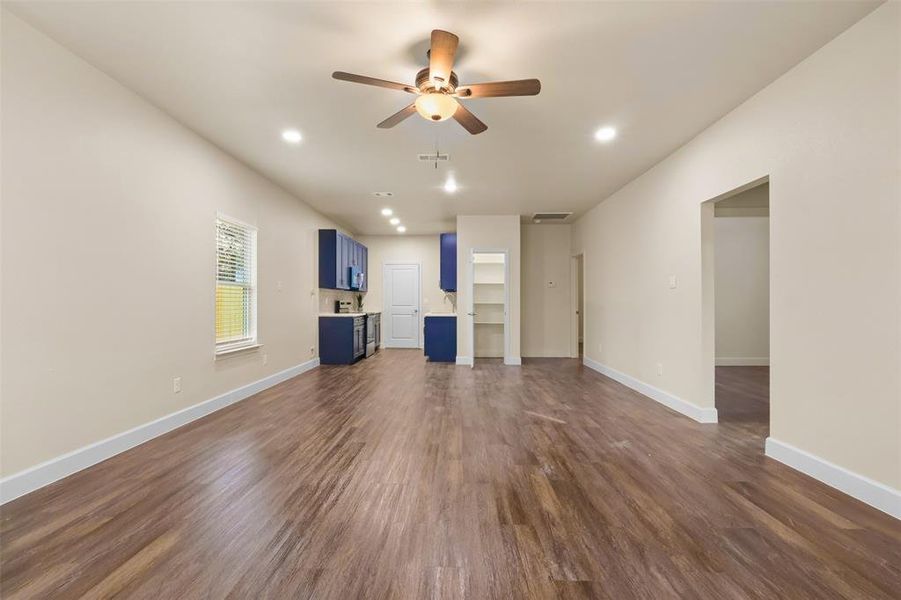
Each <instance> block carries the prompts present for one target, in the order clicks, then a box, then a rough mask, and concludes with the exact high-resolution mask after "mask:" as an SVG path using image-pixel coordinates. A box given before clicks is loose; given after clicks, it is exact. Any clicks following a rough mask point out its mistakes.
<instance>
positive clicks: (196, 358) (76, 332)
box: [0, 11, 334, 475]
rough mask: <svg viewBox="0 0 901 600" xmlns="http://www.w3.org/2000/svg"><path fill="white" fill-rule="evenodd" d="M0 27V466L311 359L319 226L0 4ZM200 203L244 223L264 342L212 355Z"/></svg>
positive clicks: (21, 463) (210, 293)
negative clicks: (251, 237)
mask: <svg viewBox="0 0 901 600" xmlns="http://www.w3.org/2000/svg"><path fill="white" fill-rule="evenodd" d="M2 27H3V29H2V32H3V35H2V78H3V80H2V106H3V111H2V130H3V136H2V162H3V172H2V200H3V204H2V212H3V220H2V285H3V296H2V314H3V329H2V348H3V353H2V372H3V378H2V387H0V395H2V400H0V402H2V403H0V411H2V430H0V434H2V447H0V454H2V474H3V475H9V474H12V473H15V472H18V471H20V470H22V469H25V468H27V467H30V466H33V465H35V464H37V463H40V462H42V461H45V460H48V459H51V458H54V457H56V456H58V455H60V454H63V453H65V452H69V451H72V450H75V449H77V448H79V447H82V446H84V445H86V444H90V443H93V442H97V441H99V440H101V439H104V438H107V437H109V436H112V435H114V434H117V433H120V432H122V431H125V430H127V429H129V428H132V427H135V426H137V425H141V424H144V423H147V422H148V421H151V420H153V419H156V418H159V417H161V416H163V415H166V414H169V413H172V412H174V411H177V410H179V409H182V408H185V407H187V406H190V405H193V404H196V403H198V402H201V401H204V400H207V399H210V398H212V397H214V396H217V395H219V394H222V393H223V392H226V391H229V390H233V389H235V388H237V387H239V386H241V385H244V384H247V383H250V382H252V381H256V380H258V379H260V378H263V377H265V376H267V375H270V374H272V373H275V372H278V371H281V370H283V369H286V368H289V367H292V366H295V365H298V364H301V363H304V362H306V361H309V360H310V359H312V358H314V357H315V356H316V355H317V351H316V346H317V333H316V332H317V329H316V326H317V321H316V314H317V312H318V309H319V307H318V292H317V289H316V287H317V284H316V269H315V265H316V230H317V229H318V228H319V227H334V224H332V223H329V222H328V221H327V220H326V219H325V218H323V217H322V216H321V215H319V214H318V213H316V212H314V211H313V210H311V209H310V208H308V207H307V206H306V205H305V204H304V203H302V202H300V201H299V200H297V198H295V197H292V196H291V195H289V194H287V193H286V192H284V191H282V190H281V189H280V188H278V187H276V186H275V185H273V184H272V183H270V182H269V181H267V180H266V179H264V178H262V177H260V176H259V175H257V174H256V173H255V172H253V171H251V170H250V169H248V168H247V167H245V166H244V165H242V164H241V163H239V162H238V161H236V160H234V159H232V158H230V157H229V156H228V155H226V154H224V153H223V152H221V151H219V150H218V149H216V148H215V147H213V146H212V145H210V144H209V143H207V142H205V141H204V140H202V139H201V138H199V137H198V136H197V135H195V134H194V133H192V132H191V131H189V130H187V129H186V128H184V127H183V126H181V125H180V124H178V123H176V122H175V121H174V120H172V119H171V118H169V117H168V116H166V115H165V114H164V113H162V112H160V111H159V110H157V109H156V108H154V107H152V106H150V105H149V104H147V103H146V102H145V101H143V100H142V99H141V98H139V97H138V96H137V95H135V94H134V93H132V92H130V91H128V90H127V89H125V88H124V87H122V86H121V85H119V84H118V83H116V82H115V81H113V80H112V79H110V78H109V77H107V76H105V75H104V74H102V73H101V72H99V71H98V70H97V69H95V68H94V67H92V66H90V65H88V64H87V63H85V62H83V61H82V60H80V59H78V58H76V57H75V56H74V55H72V54H71V53H69V52H68V51H67V50H65V49H63V48H62V47H61V46H59V45H58V44H57V43H55V42H53V41H51V40H50V39H49V38H47V37H45V36H44V35H43V34H40V33H38V32H36V31H35V30H33V29H32V28H31V27H29V26H28V25H26V24H24V23H23V22H22V21H20V20H19V19H18V18H16V17H14V16H12V15H11V14H9V13H8V12H6V11H3V24H2ZM273 135H274V136H277V132H274V133H273ZM217 211H222V212H224V213H226V214H228V215H230V216H233V217H237V218H239V219H242V220H244V221H247V222H250V223H252V224H254V225H256V226H257V227H259V306H260V312H259V332H260V341H261V342H262V343H263V344H264V347H263V348H262V349H261V350H259V351H253V352H248V353H244V354H240V355H236V356H233V357H231V358H228V359H223V360H214V359H213V351H214V343H215V334H214V285H213V282H214V278H215V270H214V266H215V258H216V256H215V219H216V213H217ZM279 282H281V290H279V289H278V288H279ZM264 357H266V358H268V362H267V363H266V364H264V363H263V361H264ZM175 376H180V377H181V378H182V392H181V393H179V394H174V393H173V384H172V378H173V377H175Z"/></svg>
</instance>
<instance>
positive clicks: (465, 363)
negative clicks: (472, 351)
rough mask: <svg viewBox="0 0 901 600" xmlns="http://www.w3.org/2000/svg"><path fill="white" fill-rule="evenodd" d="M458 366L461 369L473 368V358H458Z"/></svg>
mask: <svg viewBox="0 0 901 600" xmlns="http://www.w3.org/2000/svg"><path fill="white" fill-rule="evenodd" d="M457 364H458V365H459V366H461V367H471V366H472V357H471V356H458V357H457Z"/></svg>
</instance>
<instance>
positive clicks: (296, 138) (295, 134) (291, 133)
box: [282, 129, 303, 144]
mask: <svg viewBox="0 0 901 600" xmlns="http://www.w3.org/2000/svg"><path fill="white" fill-rule="evenodd" d="M282 139H283V140H285V141H286V142H288V143H289V144H299V143H300V141H301V140H302V139H303V136H302V135H300V132H299V131H297V130H296V129H285V130H284V131H283V132H282Z"/></svg>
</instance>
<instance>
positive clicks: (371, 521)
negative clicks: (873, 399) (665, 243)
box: [0, 350, 901, 600]
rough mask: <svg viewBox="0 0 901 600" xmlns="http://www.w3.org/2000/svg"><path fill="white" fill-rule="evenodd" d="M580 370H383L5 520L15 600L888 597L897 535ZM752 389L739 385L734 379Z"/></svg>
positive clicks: (102, 475)
mask: <svg viewBox="0 0 901 600" xmlns="http://www.w3.org/2000/svg"><path fill="white" fill-rule="evenodd" d="M761 374H764V375H765V371H761V370H758V371H756V372H753V371H751V372H727V373H726V375H728V376H725V377H722V378H720V381H719V383H718V395H719V399H718V401H719V402H720V403H721V406H722V408H721V411H722V412H721V414H723V415H724V416H727V417H729V416H732V417H735V418H727V419H725V420H724V421H725V422H724V423H722V424H720V425H701V424H698V423H695V422H693V421H691V420H689V419H688V418H685V417H683V416H681V415H678V414H676V413H673V412H671V411H669V410H668V409H666V408H664V407H663V406H661V405H659V404H657V403H655V402H654V401H652V400H649V399H647V398H644V397H643V396H640V395H639V394H637V393H635V392H633V391H631V390H629V389H627V388H625V387H623V386H621V385H619V384H617V383H615V382H614V381H612V380H610V379H607V378H605V377H602V376H600V375H598V374H597V373H595V372H593V371H590V370H588V369H586V368H583V367H582V366H581V365H580V364H579V362H578V361H577V360H572V359H542V360H528V361H526V362H525V364H524V365H523V366H522V368H516V367H504V366H502V365H500V364H497V363H491V364H484V365H479V366H477V367H476V368H475V369H472V370H471V369H468V368H463V367H455V366H453V365H444V364H427V363H425V362H424V360H423V358H422V355H421V354H420V353H419V352H418V351H403V350H394V351H382V352H381V353H379V354H378V355H376V356H375V357H373V358H370V359H367V360H365V361H363V362H361V363H359V364H357V365H355V366H353V367H322V368H320V369H316V370H314V371H311V372H309V373H307V374H304V375H302V376H300V377H298V378H295V379H293V380H291V381H288V382H285V383H283V384H281V385H279V386H277V387H274V388H272V389H270V390H267V391H265V392H263V393H261V394H258V395H257V396H254V397H253V398H250V399H247V400H245V401H244V402H241V403H238V404H236V405H234V406H232V407H229V408H228V409H225V410H223V411H220V412H218V413H215V414H213V415H211V416H209V417H207V418H205V419H203V420H200V421H197V422H195V423H193V424H191V425H189V426H186V427H184V428H182V429H179V430H177V431H174V432H172V433H170V434H168V435H166V436H164V437H161V438H158V439H156V440H153V441H151V442H149V443H147V444H145V445H143V446H141V447H138V448H135V449H133V450H131V451H129V452H126V453H124V454H121V455H119V456H117V457H114V458H112V459H110V460H108V461H106V462H104V463H102V464H100V465H97V466H95V467H93V468H91V469H88V470H86V471H83V472H81V473H78V474H76V475H73V476H72V477H69V478H68V479H66V480H63V481H61V482H58V483H56V484H54V485H51V486H48V487H46V488H44V489H42V490H39V491H37V492H35V493H33V494H31V495H29V496H26V497H23V498H20V499H18V500H16V501H13V502H11V503H9V504H7V505H6V506H4V507H3V508H2V511H0V514H2V527H0V534H2V557H0V558H2V568H0V576H2V588H0V589H2V596H3V598H6V599H12V598H29V599H31V598H73V597H81V596H86V597H96V598H106V597H113V596H117V597H135V598H154V599H156V600H159V599H168V598H254V599H256V598H340V599H355V598H432V597H435V598H443V597H447V598H455V597H468V598H475V599H483V598H556V597H561V598H615V599H625V598H655V599H656V598H717V599H719V598H768V599H769V598H792V599H799V598H854V599H858V598H898V597H899V590H901V527H899V523H898V522H897V521H895V520H893V519H892V518H891V517H888V516H887V515H884V514H882V513H880V512H878V511H876V510H874V509H871V508H869V507H867V506H866V505H864V504H862V503H860V502H857V501H856V500H853V499H851V498H849V497H847V496H844V495H843V494H841V493H839V492H837V491H835V490H833V489H831V488H829V487H827V486H825V485H822V484H820V483H818V482H816V481H814V480H812V479H810V478H807V477H806V476H804V475H801V474H799V473H797V472H795V471H793V470H791V469H789V468H788V467H785V466H783V465H781V464H779V463H777V462H774V461H772V460H769V459H767V458H765V457H764V456H763V436H764V435H765V432H766V422H765V419H764V420H760V419H759V415H760V414H762V413H761V410H760V407H759V406H757V405H755V404H754V403H755V402H757V403H759V394H760V393H762V391H763V390H765V387H766V384H765V382H761V381H759V378H760V376H761ZM746 376H750V377H746Z"/></svg>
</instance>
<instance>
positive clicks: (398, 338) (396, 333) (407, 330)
mask: <svg viewBox="0 0 901 600" xmlns="http://www.w3.org/2000/svg"><path fill="white" fill-rule="evenodd" d="M383 276H384V279H383V282H384V283H383V287H382V289H383V290H384V302H385V309H384V312H383V313H382V318H381V327H382V337H383V340H382V346H384V347H385V348H419V347H421V341H420V340H421V332H422V323H421V322H420V321H421V319H420V311H419V307H420V287H421V286H420V268H419V264H418V263H385V266H384V270H383Z"/></svg>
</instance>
